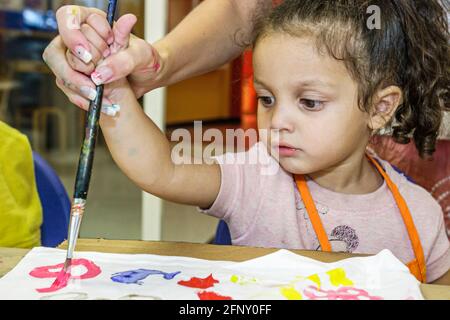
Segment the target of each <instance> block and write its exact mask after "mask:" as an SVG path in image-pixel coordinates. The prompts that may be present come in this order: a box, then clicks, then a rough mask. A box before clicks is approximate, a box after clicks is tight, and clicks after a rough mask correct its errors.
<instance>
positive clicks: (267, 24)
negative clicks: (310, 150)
mask: <svg viewBox="0 0 450 320" xmlns="http://www.w3.org/2000/svg"><path fill="white" fill-rule="evenodd" d="M371 6H377V8H379V9H380V11H381V26H380V28H378V29H377V28H369V27H368V24H367V23H368V18H369V14H368V8H369V7H371ZM448 12H449V0H334V1H329V0H314V1H299V0H285V1H284V3H283V4H281V5H280V6H278V7H277V8H276V9H275V10H274V11H273V12H272V13H271V15H270V16H268V17H264V18H263V19H259V21H258V22H257V23H256V28H255V41H254V45H256V44H257V42H258V40H259V39H261V38H263V37H264V36H266V35H268V34H270V33H273V32H280V31H281V32H286V33H288V34H291V35H293V36H305V35H309V36H312V37H313V38H314V39H315V41H316V44H317V47H318V49H319V51H321V52H327V53H328V54H329V55H331V56H332V57H334V58H335V59H337V60H340V61H343V62H344V63H345V65H346V67H347V70H348V71H349V72H350V74H351V76H352V77H353V78H354V80H355V81H356V82H357V83H358V84H359V88H358V90H359V106H360V108H361V109H362V110H364V111H367V112H370V111H371V106H372V105H373V100H372V99H373V97H374V94H375V93H376V92H377V91H378V90H379V89H382V88H385V87H387V86H390V85H396V86H398V87H400V88H401V89H402V91H403V101H402V104H401V105H400V106H399V107H398V109H397V111H396V113H395V116H394V118H395V121H393V127H392V129H393V137H394V139H395V141H396V142H398V143H402V144H407V143H409V142H410V140H411V137H413V139H414V142H415V145H416V148H417V150H418V152H419V154H420V156H421V157H426V156H431V155H432V154H433V153H434V151H435V149H436V140H437V137H438V133H439V129H440V126H441V122H442V118H443V111H444V110H446V108H449V87H450V86H449V82H450V77H449V71H450V56H449V52H450V51H449V30H448V18H447V14H448ZM393 120H394V119H393Z"/></svg>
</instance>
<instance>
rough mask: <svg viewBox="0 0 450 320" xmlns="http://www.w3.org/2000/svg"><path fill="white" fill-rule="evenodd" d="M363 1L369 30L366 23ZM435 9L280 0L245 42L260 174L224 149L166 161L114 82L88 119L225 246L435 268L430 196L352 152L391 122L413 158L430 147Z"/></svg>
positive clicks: (436, 222) (446, 260) (425, 278)
mask: <svg viewBox="0 0 450 320" xmlns="http://www.w3.org/2000/svg"><path fill="white" fill-rule="evenodd" d="M371 4H375V5H378V7H376V8H378V9H379V10H380V11H381V14H380V16H379V18H380V19H381V21H380V28H371V27H370V26H369V24H368V18H369V17H370V15H368V14H367V13H366V12H367V9H368V7H369V5H371ZM446 19H447V18H446V13H445V11H444V10H443V8H442V7H441V6H440V4H439V2H438V0H426V1H425V0H413V1H404V0H389V1H388V0H385V1H381V0H380V1H354V0H339V1H333V2H330V1H327V0H315V1H298V0H287V1H285V2H284V3H283V4H282V5H281V6H279V7H277V8H276V9H275V10H274V12H273V13H272V14H271V15H270V17H268V18H265V19H264V20H262V22H261V23H260V26H259V27H258V29H257V30H256V32H257V36H256V40H255V42H254V78H255V89H256V92H257V95H258V101H259V103H258V126H259V130H260V142H259V143H257V144H256V145H255V146H254V147H252V148H251V149H250V150H249V151H248V155H249V156H252V155H255V154H257V155H259V156H261V155H262V156H263V157H264V160H267V161H269V162H270V164H271V165H276V166H278V165H279V166H280V170H277V171H276V172H275V173H274V174H264V172H263V171H264V170H263V169H265V168H266V166H265V165H263V164H260V163H261V162H264V161H259V163H257V164H249V163H247V164H239V163H236V161H234V160H235V159H236V157H237V156H236V154H226V155H224V156H221V157H218V158H217V163H216V164H213V165H206V164H202V165H189V164H185V165H175V164H174V163H173V161H172V159H171V152H170V147H169V143H168V141H167V139H166V138H165V136H164V134H163V133H162V132H161V131H160V130H159V129H158V128H157V127H156V126H155V125H154V124H153V122H152V121H151V120H150V119H148V118H147V117H146V116H145V114H144V112H143V111H142V109H141V108H140V106H139V104H138V103H137V101H136V99H135V96H134V94H133V92H132V91H131V90H130V88H129V87H128V85H127V83H126V82H125V81H119V82H116V83H114V84H111V85H110V86H109V88H108V90H109V91H110V93H109V94H108V98H109V100H111V101H112V102H113V103H116V104H118V105H121V106H122V108H121V111H120V113H118V114H117V116H115V117H102V119H101V122H100V124H101V127H102V130H103V134H104V136H105V138H106V141H107V144H108V147H109V149H110V151H111V153H112V155H113V158H114V159H115V161H116V162H117V164H118V165H119V166H120V168H121V169H122V170H123V171H124V172H125V173H126V174H127V175H128V177H129V178H130V179H132V180H133V181H134V182H135V183H136V184H137V185H139V186H140V187H141V188H142V189H143V190H145V191H147V192H149V193H152V194H154V195H156V196H158V197H161V198H164V199H167V200H170V201H175V202H179V203H184V204H189V205H195V206H199V207H201V208H203V210H202V211H203V212H204V213H206V214H210V215H213V216H215V217H217V218H219V219H223V220H225V221H226V222H227V223H228V225H229V228H230V232H231V236H232V241H233V244H235V245H249V246H258V247H277V248H289V249H307V250H325V251H346V252H352V253H369V254H376V253H378V252H379V251H380V250H382V249H389V250H391V251H392V252H393V253H394V254H395V255H396V256H397V257H398V258H399V259H400V260H401V261H403V262H404V263H405V264H406V265H408V267H409V268H410V270H411V272H412V273H413V274H414V275H415V276H416V277H417V279H419V280H420V281H422V282H433V281H435V280H437V279H439V278H441V281H442V280H443V279H444V280H445V279H448V270H449V268H450V245H449V241H448V239H447V236H446V234H445V229H444V220H443V214H442V211H441V209H440V207H439V205H438V204H437V202H436V201H434V200H433V198H432V197H431V196H430V195H429V194H428V193H427V192H426V191H425V190H424V189H422V188H421V187H419V186H417V185H415V184H413V183H411V182H409V181H408V180H407V179H406V178H405V177H404V176H403V175H401V174H399V173H397V172H396V171H395V170H394V169H393V168H392V167H391V166H390V165H389V163H387V162H385V161H383V160H381V159H377V158H374V157H372V156H370V155H369V154H368V152H367V150H366V147H367V145H368V142H369V140H370V138H371V136H372V135H373V134H374V133H376V132H377V131H379V130H380V129H383V128H385V127H386V126H388V125H391V123H392V121H394V124H393V136H394V137H395V138H396V139H397V140H398V141H399V142H402V143H406V142H408V141H409V140H410V137H411V136H412V138H413V140H414V142H415V144H416V146H417V150H418V152H419V153H420V154H421V155H422V156H430V155H432V154H433V152H434V150H435V143H436V137H437V133H438V130H439V127H440V123H441V119H442V112H443V110H444V106H447V105H448V87H449V86H448V84H449V66H450V63H449V50H448V40H449V38H448V29H447V20H446ZM180 107H182V106H180ZM249 158H251V157H249ZM446 273H447V276H445V277H443V276H444V275H445V274H446ZM445 281H447V280H445Z"/></svg>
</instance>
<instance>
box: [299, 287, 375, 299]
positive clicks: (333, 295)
mask: <svg viewBox="0 0 450 320" xmlns="http://www.w3.org/2000/svg"><path fill="white" fill-rule="evenodd" d="M309 290H311V291H309ZM303 294H304V295H305V296H306V297H307V298H308V299H311V300H362V299H360V298H367V299H369V300H383V298H382V297H376V296H371V295H370V294H369V293H368V292H367V291H365V290H363V289H358V288H352V287H341V288H339V289H337V290H322V289H319V288H317V287H314V286H309V287H308V288H307V289H305V290H303Z"/></svg>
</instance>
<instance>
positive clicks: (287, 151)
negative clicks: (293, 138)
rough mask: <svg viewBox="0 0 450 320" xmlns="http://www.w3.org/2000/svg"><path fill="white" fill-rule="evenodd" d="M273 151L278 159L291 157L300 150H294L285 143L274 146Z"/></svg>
mask: <svg viewBox="0 0 450 320" xmlns="http://www.w3.org/2000/svg"><path fill="white" fill-rule="evenodd" d="M274 149H275V151H277V152H278V154H279V155H280V157H293V156H295V155H296V154H297V153H298V152H299V151H300V149H298V148H294V147H293V146H290V145H288V144H285V143H281V144H279V145H278V146H275V148H274Z"/></svg>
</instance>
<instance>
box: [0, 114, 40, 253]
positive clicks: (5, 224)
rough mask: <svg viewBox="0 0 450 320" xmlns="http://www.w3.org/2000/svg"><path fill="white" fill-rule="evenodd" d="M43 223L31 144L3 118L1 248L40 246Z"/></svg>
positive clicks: (0, 124) (0, 131)
mask: <svg viewBox="0 0 450 320" xmlns="http://www.w3.org/2000/svg"><path fill="white" fill-rule="evenodd" d="M41 223H42V207H41V202H40V199H39V194H38V191H37V187H36V180H35V175H34V166H33V156H32V153H31V146H30V144H29V142H28V139H27V137H26V136H25V135H23V134H21V133H20V132H19V131H17V130H15V129H13V128H11V127H9V126H8V125H6V124H5V123H3V122H1V121H0V247H16V248H31V247H34V246H39V245H40V243H41V233H40V226H41Z"/></svg>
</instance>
